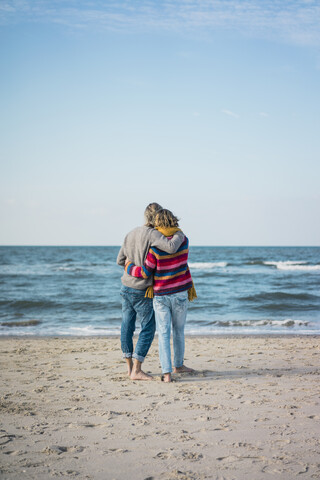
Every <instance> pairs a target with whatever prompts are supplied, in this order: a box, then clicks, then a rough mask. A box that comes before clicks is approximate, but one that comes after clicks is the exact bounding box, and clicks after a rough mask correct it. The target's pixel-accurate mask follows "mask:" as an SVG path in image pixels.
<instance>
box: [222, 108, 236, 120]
mask: <svg viewBox="0 0 320 480" xmlns="http://www.w3.org/2000/svg"><path fill="white" fill-rule="evenodd" d="M221 112H222V113H224V114H225V115H229V117H233V118H240V115H238V114H237V113H235V112H232V111H231V110H225V109H223V110H221Z"/></svg>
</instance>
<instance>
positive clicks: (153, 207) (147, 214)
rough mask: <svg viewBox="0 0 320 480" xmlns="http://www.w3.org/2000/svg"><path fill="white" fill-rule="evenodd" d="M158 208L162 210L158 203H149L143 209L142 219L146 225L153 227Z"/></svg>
mask: <svg viewBox="0 0 320 480" xmlns="http://www.w3.org/2000/svg"><path fill="white" fill-rule="evenodd" d="M160 210H162V207H161V205H159V203H156V202H153V203H149V205H148V206H147V208H146V209H145V211H144V219H145V224H146V226H147V227H154V221H155V217H156V215H157V213H158V212H159V211H160Z"/></svg>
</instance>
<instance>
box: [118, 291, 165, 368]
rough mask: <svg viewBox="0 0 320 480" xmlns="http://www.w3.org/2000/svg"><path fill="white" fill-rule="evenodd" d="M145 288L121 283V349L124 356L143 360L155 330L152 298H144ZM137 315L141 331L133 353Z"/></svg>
mask: <svg viewBox="0 0 320 480" xmlns="http://www.w3.org/2000/svg"><path fill="white" fill-rule="evenodd" d="M145 293H146V291H145V290H137V289H136V288H130V287H125V286H124V285H122V287H121V291H120V295H121V297H122V323H121V349H122V352H123V357H124V358H131V357H133V358H136V359H137V360H139V362H143V361H144V359H145V357H146V355H147V353H148V351H149V348H150V347H151V344H152V341H153V339H154V334H155V330H156V323H155V319H154V311H153V306H152V299H151V298H146V297H145V296H144V295H145ZM137 315H138V317H139V320H140V323H141V331H140V334H139V338H138V341H137V344H136V348H135V350H134V353H133V334H134V331H135V328H136V318H137Z"/></svg>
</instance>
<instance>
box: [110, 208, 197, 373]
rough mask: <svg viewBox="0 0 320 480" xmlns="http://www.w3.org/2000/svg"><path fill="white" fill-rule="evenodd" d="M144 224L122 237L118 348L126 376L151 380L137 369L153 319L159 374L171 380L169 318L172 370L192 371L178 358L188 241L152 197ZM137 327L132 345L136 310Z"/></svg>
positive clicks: (187, 288)
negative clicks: (156, 332)
mask: <svg viewBox="0 0 320 480" xmlns="http://www.w3.org/2000/svg"><path fill="white" fill-rule="evenodd" d="M144 216H145V225H143V226H142V227H137V228H135V229H134V230H132V231H131V232H129V233H128V235H127V236H126V237H125V240H124V243H123V246H122V247H121V249H120V252H119V254H118V258H117V263H118V265H121V266H123V267H124V274H123V276H122V279H121V280H122V287H121V296H122V323H121V349H122V352H123V357H124V358H125V359H126V362H127V366H128V374H129V375H130V378H131V379H132V380H152V379H153V377H152V376H151V375H148V374H146V373H145V372H143V371H142V369H141V364H142V363H143V361H144V359H145V357H146V355H147V353H148V351H149V348H150V346H151V344H152V341H153V338H154V334H155V330H156V324H157V330H158V336H159V357H160V364H161V369H162V373H163V380H164V381H165V382H171V372H172V364H171V350H170V332H171V322H172V330H173V347H174V372H175V373H179V372H192V371H193V370H192V369H191V368H188V367H186V366H185V365H184V364H183V358H184V326H185V321H186V316H187V302H188V299H189V300H190V301H192V300H193V299H194V298H196V293H195V289H194V286H193V282H192V278H191V275H190V271H189V267H188V264H187V260H188V252H189V248H188V247H189V241H188V239H187V237H186V236H185V235H184V234H183V233H182V231H181V230H180V229H179V228H178V219H177V218H176V217H175V216H174V215H173V214H172V212H170V211H169V210H166V209H163V208H162V207H161V206H160V205H159V204H158V203H150V204H149V205H148V206H147V208H146V210H145V213H144ZM137 315H138V317H139V319H140V322H141V331H140V334H139V338H138V341H137V344H136V347H135V350H134V351H133V334H134V331H135V322H136V316H137Z"/></svg>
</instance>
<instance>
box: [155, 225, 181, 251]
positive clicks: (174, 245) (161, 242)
mask: <svg viewBox="0 0 320 480" xmlns="http://www.w3.org/2000/svg"><path fill="white" fill-rule="evenodd" d="M184 238H185V237H184V233H183V232H181V231H178V232H177V233H175V234H174V235H173V237H170V238H168V237H165V236H164V235H162V233H160V232H159V231H158V230H155V229H154V230H152V232H151V246H153V247H157V248H159V249H160V250H162V251H163V252H166V253H170V254H172V253H176V252H177V250H178V248H179V247H180V245H181V244H182V242H183V241H184Z"/></svg>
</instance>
